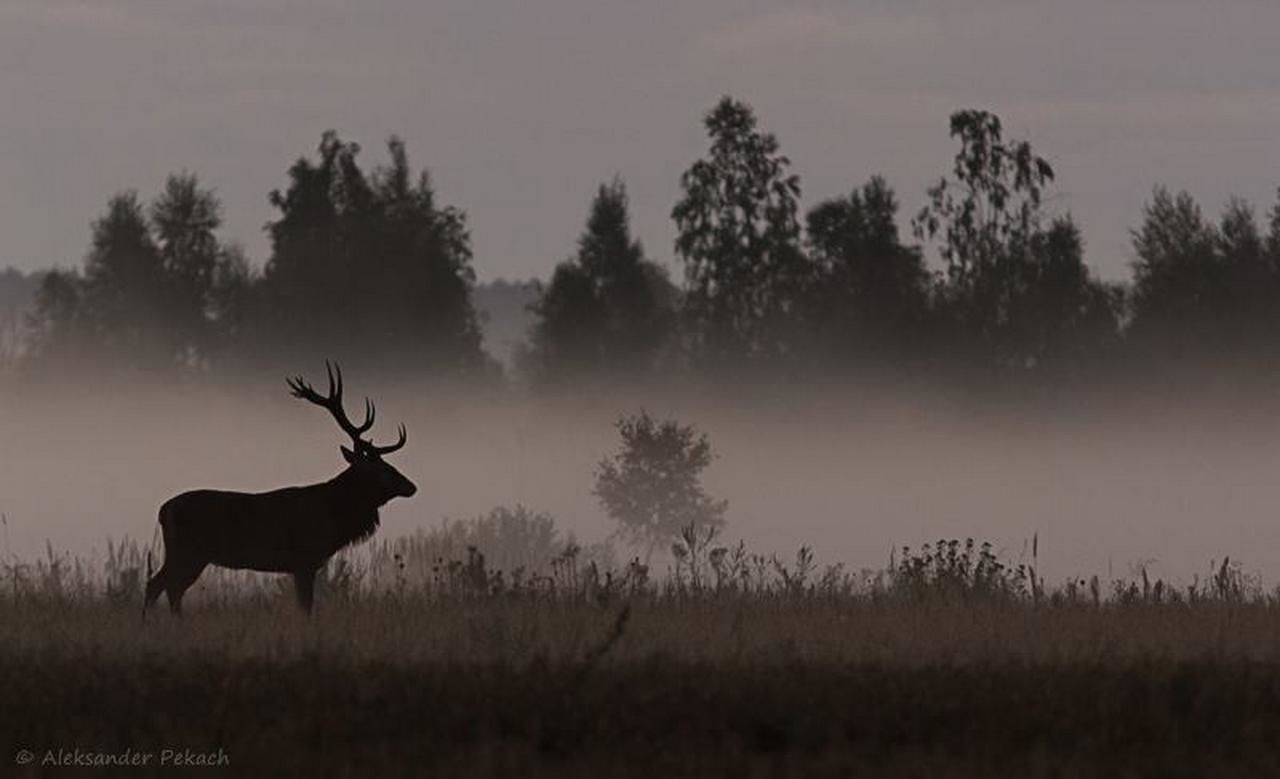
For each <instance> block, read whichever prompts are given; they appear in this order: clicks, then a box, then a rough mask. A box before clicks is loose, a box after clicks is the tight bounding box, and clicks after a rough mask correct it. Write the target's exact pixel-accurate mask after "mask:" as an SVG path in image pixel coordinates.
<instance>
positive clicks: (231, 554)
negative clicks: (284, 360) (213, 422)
mask: <svg viewBox="0 0 1280 779" xmlns="http://www.w3.org/2000/svg"><path fill="white" fill-rule="evenodd" d="M290 386H291V387H292V388H293V390H294V394H295V395H296V396H298V397H301V398H303V399H306V400H309V401H311V402H313V403H316V404H317V405H321V406H324V407H325V408H328V409H329V410H330V411H331V412H332V413H333V415H334V417H335V418H336V419H337V420H338V424H339V425H340V426H341V427H342V428H343V430H345V431H346V432H348V433H349V434H350V435H351V437H352V440H353V442H354V446H353V448H352V449H347V448H346V447H342V455H343V457H345V458H346V460H347V468H346V470H344V471H343V472H342V473H340V474H338V475H337V476H335V477H334V478H332V479H330V480H329V481H326V482H322V483H319V484H311V485H307V486H304V487H285V488H283V489H278V490H272V491H270V492H258V493H250V492H228V491H222V490H194V491H191V492H184V493H182V494H181V495H177V496H175V497H173V498H170V499H169V500H167V501H165V503H164V505H162V506H161V507H160V517H159V520H160V529H161V532H162V534H163V536H164V548H165V560H164V565H163V566H161V568H160V570H159V571H157V572H156V574H155V576H153V577H151V579H150V581H148V582H147V592H146V599H145V601H144V603H143V607H142V608H143V614H144V616H145V614H146V610H147V609H148V608H149V607H150V606H151V604H152V603H154V602H155V601H156V599H157V598H159V597H160V594H161V593H162V592H163V593H164V594H165V595H166V596H167V597H168V599H169V607H170V608H171V609H172V610H173V611H174V612H175V613H176V612H180V611H181V608H182V596H183V593H185V592H186V590H187V589H188V588H189V587H190V586H191V585H192V584H194V583H195V581H196V579H198V578H199V576H200V574H201V573H202V572H203V571H204V569H205V568H206V567H207V566H209V565H217V566H221V567H223V568H234V569H247V570H252V571H263V572H268V573H287V574H292V575H293V579H294V585H295V588H296V590H297V595H298V602H299V604H300V605H301V606H302V608H303V610H305V611H306V612H308V613H310V611H311V608H312V604H313V600H314V588H315V576H316V573H317V572H318V571H319V570H320V568H322V567H323V566H324V564H325V563H326V562H328V560H329V558H331V557H332V556H333V555H334V554H336V553H337V552H338V551H339V550H341V549H343V548H344V547H347V546H349V545H351V544H355V543H359V542H360V541H363V540H365V539H367V538H369V537H370V536H371V535H373V533H374V531H376V530H377V529H378V521H379V520H378V509H379V508H381V507H382V506H383V505H385V504H386V503H387V502H388V501H390V500H391V499H393V498H396V497H410V496H412V495H413V494H414V493H415V492H417V487H416V486H415V485H414V484H413V482H411V481H409V480H408V479H407V478H405V477H404V476H403V475H402V474H401V473H400V472H399V471H397V470H396V469H395V468H394V467H392V466H391V465H390V464H388V463H387V462H385V461H384V460H383V459H382V455H383V454H387V453H389V452H391V451H395V450H396V449H399V448H400V447H401V446H403V445H404V442H405V434H404V428H403V427H401V429H400V440H399V441H398V442H397V443H396V444H393V445H391V446H387V447H377V446H374V445H373V444H371V443H369V442H367V441H364V440H362V439H361V438H360V435H361V434H363V433H364V431H365V430H367V429H368V428H369V427H371V426H372V425H373V418H374V410H373V405H372V404H371V403H369V402H368V401H367V400H366V401H365V403H366V405H365V409H366V413H365V423H364V424H363V425H361V426H359V427H356V426H355V425H352V424H351V423H350V422H349V421H347V419H346V414H345V412H344V411H342V405H341V403H342V373H341V371H340V370H339V371H338V372H337V380H336V383H335V380H334V373H333V372H330V374H329V397H327V398H323V397H321V396H320V395H318V394H317V393H315V392H314V391H313V390H311V388H310V387H309V386H308V385H307V384H306V383H305V382H303V381H302V380H301V379H297V380H293V381H291V382H290Z"/></svg>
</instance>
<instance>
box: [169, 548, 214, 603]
mask: <svg viewBox="0 0 1280 779" xmlns="http://www.w3.org/2000/svg"><path fill="white" fill-rule="evenodd" d="M205 565H207V563H195V562H191V563H185V564H182V565H170V564H169V563H168V561H166V562H165V567H166V568H168V569H169V574H168V577H167V579H166V581H165V593H166V594H167V595H168V596H169V610H170V611H172V612H173V613H174V614H181V613H182V596H183V594H184V593H186V591H187V588H189V587H190V586H191V585H193V584H195V583H196V579H199V578H200V574H201V573H203V572H204V567H205Z"/></svg>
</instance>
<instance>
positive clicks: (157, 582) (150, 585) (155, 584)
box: [142, 565, 168, 619]
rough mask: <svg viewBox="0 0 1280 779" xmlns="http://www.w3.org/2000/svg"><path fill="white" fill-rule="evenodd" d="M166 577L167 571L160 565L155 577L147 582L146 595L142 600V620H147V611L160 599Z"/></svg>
mask: <svg viewBox="0 0 1280 779" xmlns="http://www.w3.org/2000/svg"><path fill="white" fill-rule="evenodd" d="M167 577H168V573H167V569H166V568H165V567H164V566H163V565H162V566H160V570H158V571H156V573H155V576H152V577H151V578H150V579H149V580H147V595H146V597H145V598H143V600H142V618H143V619H146V618H147V609H149V608H151V605H152V604H153V603H155V602H156V599H157V598H159V597H160V593H162V592H164V589H165V579H166V578H167Z"/></svg>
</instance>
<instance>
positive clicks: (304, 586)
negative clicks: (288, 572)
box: [293, 571, 316, 616]
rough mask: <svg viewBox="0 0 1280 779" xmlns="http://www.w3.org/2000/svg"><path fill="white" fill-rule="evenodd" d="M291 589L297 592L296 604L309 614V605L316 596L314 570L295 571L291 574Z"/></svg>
mask: <svg viewBox="0 0 1280 779" xmlns="http://www.w3.org/2000/svg"><path fill="white" fill-rule="evenodd" d="M293 589H294V591H296V592H297V593H298V605H299V606H301V607H302V610H303V611H305V612H306V613H307V615H308V616H310V615H311V606H312V604H313V603H314V602H315V597H316V572H315V571H297V572H295V573H294V574H293Z"/></svg>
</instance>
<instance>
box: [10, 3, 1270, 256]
mask: <svg viewBox="0 0 1280 779" xmlns="http://www.w3.org/2000/svg"><path fill="white" fill-rule="evenodd" d="M1278 39H1280V2H1277V1H1276V0H1214V1H1210V0H1204V1H1203V2H1191V1H1190V0H1072V1H1071V2H1061V1H1059V2H1035V1H1033V0H969V2H964V3H958V2H955V1H954V0H875V1H873V2H853V1H852V0H845V2H839V3H836V2H831V3H819V2H773V3H760V2H742V1H734V0H696V1H692V2H691V1H690V0H536V1H535V0H502V1H497V0H432V2H429V3H424V2H421V1H420V0H386V1H384V2H371V1H369V0H366V1H365V2H359V3H357V2H349V1H347V0H342V1H339V0H305V1H304V0H299V1H298V2H273V1H269V0H216V1H211V2H179V1H178V0H159V1H157V2H143V1H142V0H133V1H131V2H110V1H108V0H86V1H85V2H68V1H64V0H0V267H3V266H4V265H15V266H18V267H23V268H34V267H40V266H47V265H53V264H59V265H64V266H65V265H70V264H77V263H79V262H80V260H81V259H82V257H83V254H84V251H85V247H86V246H87V244H88V240H89V223H90V221H91V220H92V219H93V218H94V217H95V216H96V215H97V214H98V213H99V212H100V211H101V209H102V207H103V205H104V204H105V202H106V199H107V198H108V196H109V195H110V194H111V193H112V192H114V191H116V190H119V189H123V188H136V189H138V190H140V191H141V192H142V194H143V195H144V196H147V197H150V196H151V195H152V194H154V193H155V192H156V191H157V190H158V189H159V188H160V186H161V184H162V183H163V181H164V178H165V176H166V174H167V173H169V172H171V171H177V170H181V169H184V168H185V169H189V170H192V171H194V172H196V173H198V174H199V175H200V177H201V178H202V179H203V180H204V182H205V183H206V184H207V185H210V186H213V187H214V188H216V189H217V191H218V193H219V194H220V195H221V197H222V199H223V200H224V203H225V210H226V225H225V228H224V233H225V235H226V236H227V237H229V238H233V239H235V240H238V241H240V242H242V243H243V244H244V245H245V246H246V247H247V248H248V250H249V251H250V253H251V255H253V257H254V258H255V259H257V260H259V261H261V260H262V259H264V258H265V256H266V253H267V249H268V247H267V242H266V240H265V236H264V235H263V233H262V225H263V224H264V223H265V222H266V221H268V220H269V219H271V218H272V217H273V212H272V210H271V208H270V207H269V205H268V203H267V193H268V192H269V191H270V190H271V189H272V188H276V187H281V186H283V185H284V183H285V171H286V169H287V168H288V167H289V165H290V163H291V162H292V161H293V160H294V159H295V158H297V157H298V156H300V155H303V154H310V153H312V151H313V150H314V148H315V146H316V144H317V143H318V141H319V139H320V134H321V132H322V131H324V130H325V129H328V128H333V129H336V130H338V131H339V132H340V133H341V134H342V135H343V137H345V138H347V139H350V140H355V141H358V142H359V143H360V144H361V145H362V146H363V147H364V150H365V151H364V152H363V154H362V159H364V160H365V162H366V164H373V163H375V162H379V161H382V160H385V158H386V157H385V149H384V143H385V140H386V138H387V136H388V135H390V134H392V133H396V134H399V135H401V136H402V137H403V138H404V139H405V140H406V142H407V143H408V146H409V153H410V157H411V160H412V161H413V162H414V164H415V165H422V166H426V167H427V168H429V169H430V171H431V173H432V175H433V177H434V180H435V183H436V187H437V192H438V195H439V197H440V198H441V200H442V201H443V202H447V203H451V204H454V205H457V206H459V207H461V208H463V209H464V210H465V211H466V212H467V213H468V214H469V216H470V222H471V227H472V232H473V237H474V248H475V267H476V270H477V272H478V274H479V275H480V277H481V278H486V279H487V278H493V277H496V276H506V277H522V278H523V277H528V276H532V275H539V276H545V275H546V274H547V273H548V272H549V270H550V268H551V267H552V266H553V265H554V263H555V262H557V261H558V260H560V259H562V258H564V257H565V256H566V255H567V254H568V253H569V252H570V251H571V250H572V248H573V245H574V241H575V239H576V236H577V235H578V233H579V232H580V230H581V229H582V224H583V221H584V219H585V216H586V210H587V206H588V203H589V200H590V197H591V195H592V194H593V192H594V190H595V187H596V186H597V185H598V184H599V183H600V182H601V181H603V180H606V179H608V178H610V177H611V176H613V175H614V174H615V173H618V174H621V175H622V176H623V178H624V179H625V180H626V182H627V184H628V186H629V188H630V191H631V198H632V206H633V210H634V223H635V228H636V232H637V234H638V236H639V237H640V238H641V239H642V240H643V241H644V243H645V246H646V247H647V249H648V251H649V254H650V255H651V256H653V257H654V258H655V259H658V260H661V261H664V262H669V261H670V260H671V256H672V251H671V244H672V241H673V238H674V233H673V227H672V223H671V221H670V218H669V214H670V211H671V207H672V205H673V204H674V202H675V200H676V197H677V194H678V179H679V175H680V173H681V171H682V170H684V169H685V168H686V167H687V166H688V164H689V163H690V162H692V161H693V160H694V159H695V158H697V157H698V156H700V155H701V154H702V153H703V151H704V149H705V146H706V142H705V136H704V134H703V128H702V126H701V117H702V115H703V114H704V113H705V111H706V110H707V109H708V108H709V107H710V106H711V105H712V104H713V103H714V102H715V100H716V99H717V98H718V97H719V96H720V95H722V94H725V93H729V94H733V95H734V96H735V97H738V98H740V99H743V100H746V101H747V102H749V103H751V104H752V105H754V106H755V108H756V110H757V113H758V115H759V117H760V120H761V123H762V125H763V127H764V128H765V129H768V130H771V131H773V132H775V133H776V134H777V135H778V138H779V140H780V142H781V144H782V148H783V151H784V152H785V153H787V154H788V155H789V156H790V157H791V159H792V161H793V163H794V168H795V171H796V172H797V173H799V174H800V175H801V177H802V179H803V185H804V201H805V204H806V205H811V204H813V203H815V202H817V201H818V200H820V199H822V198H825V197H829V196H832V195H836V194H840V193H842V192H846V191H848V190H849V189H850V188H851V187H852V186H854V185H856V184H859V183H861V182H862V181H864V180H865V179H866V178H867V177H868V176H870V175H872V174H874V173H881V174H883V175H885V176H886V177H887V178H888V179H889V181H890V183H891V184H892V185H893V186H894V187H895V189H897V191H898V194H899V199H900V200H901V202H902V204H903V212H904V213H903V226H904V230H905V229H906V219H907V217H908V216H909V214H910V213H912V212H914V211H915V210H916V209H917V208H919V206H920V205H921V204H922V202H923V200H924V190H925V188H926V187H927V186H928V185H929V184H930V183H931V182H932V181H933V180H934V179H936V178H937V177H938V176H940V175H942V174H943V173H944V172H946V171H947V170H948V169H949V163H950V158H951V155H952V154H953V151H954V147H953V145H952V144H951V142H950V140H949V139H948V137H947V117H948V115H949V114H950V112H951V111H952V110H954V109H956V108H961V107H975V108H987V109H990V110H993V111H995V112H997V113H998V114H1000V116H1001V117H1002V118H1003V119H1004V122H1005V128H1006V133H1007V134H1009V135H1013V136H1021V137H1026V138H1028V139H1029V140H1031V141H1032V142H1033V144H1034V146H1035V147H1036V149H1037V150H1038V151H1039V152H1040V153H1041V154H1043V155H1044V156H1046V157H1048V158H1049V159H1050V161H1051V162H1053V164H1054V166H1055V168H1056V169H1057V172H1058V183H1057V187H1056V192H1057V196H1056V197H1055V198H1054V199H1053V200H1052V202H1051V207H1052V208H1053V209H1055V210H1057V211H1059V212H1066V211H1070V212H1071V213H1073V214H1074V215H1075V216H1076V218H1077V219H1078V220H1079V221H1080V222H1081V223H1082V225H1083V228H1084V231H1085V236H1086V239H1087V240H1088V247H1087V251H1088V259H1089V262H1090V263H1091V264H1092V265H1094V266H1095V267H1096V268H1098V269H1099V270H1100V271H1101V272H1102V273H1103V274H1104V275H1106V276H1108V277H1112V278H1115V277H1117V276H1121V275H1123V274H1126V273H1127V269H1128V265H1129V263H1130V262H1131V261H1132V259H1133V258H1132V252H1131V250H1130V247H1129V238H1128V230H1129V228H1130V227H1132V226H1134V225H1135V224H1136V223H1137V221H1138V220H1139V218H1140V216H1141V209H1142V205H1143V203H1144V201H1145V200H1146V199H1147V198H1148V197H1149V195H1150V191H1151V188H1152V186H1153V185H1155V184H1157V183H1163V184H1166V185H1168V186H1169V187H1172V188H1175V189H1177V188H1187V189H1190V190H1191V191H1192V192H1193V193H1194V194H1195V195H1196V196H1197V198H1198V199H1199V200H1200V201H1201V203H1202V204H1203V205H1204V206H1205V208H1206V210H1207V211H1209V212H1210V213H1212V214H1214V215H1216V214H1217V213H1218V212H1219V211H1220V209H1221V207H1222V205H1223V203H1224V202H1225V199H1226V198H1227V196H1229V195H1231V194H1236V195H1240V196H1242V197H1245V198H1247V199H1249V200H1251V201H1253V202H1254V203H1255V205H1256V206H1257V207H1258V210H1259V212H1260V213H1259V216H1262V212H1265V211H1266V210H1268V209H1270V208H1271V206H1272V205H1273V204H1274V202H1275V190H1276V187H1277V186H1280V45H1277V40H1278Z"/></svg>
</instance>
